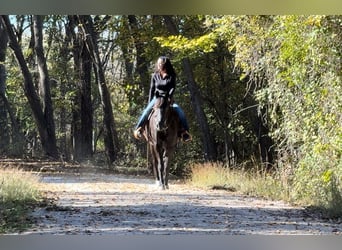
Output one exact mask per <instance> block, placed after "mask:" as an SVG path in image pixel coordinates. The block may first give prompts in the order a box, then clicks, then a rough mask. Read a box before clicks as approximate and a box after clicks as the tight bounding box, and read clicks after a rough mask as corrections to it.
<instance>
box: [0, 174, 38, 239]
mask: <svg viewBox="0 0 342 250" xmlns="http://www.w3.org/2000/svg"><path fill="white" fill-rule="evenodd" d="M38 183H39V179H38V177H37V176H36V175H34V174H32V173H29V172H24V171H21V170H18V169H6V170H4V169H0V233H11V232H20V231H22V230H24V229H25V228H28V227H29V226H30V224H31V221H30V218H29V215H28V213H29V212H30V211H31V209H32V207H34V206H36V205H38V204H39V203H40V202H41V199H42V194H41V192H40V191H39V189H38Z"/></svg>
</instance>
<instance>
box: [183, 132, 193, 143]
mask: <svg viewBox="0 0 342 250" xmlns="http://www.w3.org/2000/svg"><path fill="white" fill-rule="evenodd" d="M182 140H183V142H190V141H191V140H192V136H191V135H190V133H189V131H187V130H185V131H184V132H183V133H182Z"/></svg>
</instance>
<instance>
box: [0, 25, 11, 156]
mask: <svg viewBox="0 0 342 250" xmlns="http://www.w3.org/2000/svg"><path fill="white" fill-rule="evenodd" d="M7 42H8V37H7V33H6V30H5V29H4V27H3V25H2V24H1V23H0V135H1V138H0V154H1V153H6V152H8V145H9V143H10V133H9V128H8V118H7V110H6V103H7V99H6V95H5V93H6V68H5V65H4V62H5V60H6V50H7Z"/></svg>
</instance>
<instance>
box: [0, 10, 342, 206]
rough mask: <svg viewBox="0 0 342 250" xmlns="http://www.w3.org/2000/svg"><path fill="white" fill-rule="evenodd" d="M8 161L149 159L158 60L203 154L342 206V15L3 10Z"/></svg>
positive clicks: (181, 155)
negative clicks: (144, 130)
mask: <svg viewBox="0 0 342 250" xmlns="http://www.w3.org/2000/svg"><path fill="white" fill-rule="evenodd" d="M0 21H1V22H0V136H1V140H0V156H1V157H3V158H4V157H26V158H42V157H49V158H52V159H62V160H64V161H77V162H83V161H88V160H90V161H92V162H94V164H106V165H107V166H109V167H114V166H116V165H122V166H126V167H132V166H137V167H138V166H144V165H145V163H144V162H145V158H146V147H145V144H144V143H142V142H138V141H136V140H134V138H133V137H132V130H133V128H134V125H135V123H136V122H137V119H138V116H139V115H140V113H141V111H142V109H143V108H144V106H145V105H146V103H147V99H148V90H149V86H150V82H149V80H150V74H151V73H152V70H153V66H154V65H153V64H154V62H155V60H156V59H157V58H158V56H160V55H167V56H169V57H170V58H171V60H172V63H173V65H174V67H175V69H176V72H177V75H178V78H177V79H178V80H177V89H176V93H175V99H176V101H177V103H179V105H180V106H181V107H182V108H183V109H184V111H185V113H186V115H187V117H188V120H189V123H190V130H191V133H192V134H193V141H192V142H191V144H187V145H182V144H180V145H179V148H180V150H178V151H177V152H176V159H175V161H174V167H173V168H174V171H175V172H176V173H183V171H186V170H185V169H186V166H187V165H188V164H189V163H191V162H206V161H219V162H222V163H223V164H224V165H225V166H226V167H228V168H244V169H246V171H248V170H250V169H258V170H261V171H268V172H271V173H277V174H278V175H277V176H278V177H279V179H280V181H281V182H282V183H283V185H284V188H288V189H291V192H292V193H293V196H294V199H311V200H314V203H315V204H318V205H323V206H325V207H335V208H336V207H342V196H341V195H342V160H341V159H342V126H341V125H342V112H341V110H342V100H341V99H342V97H341V93H342V84H341V73H342V68H341V65H342V64H341V58H342V57H341V55H342V45H341V44H342V43H341V41H342V17H341V16H242V15H241V16H203V15H190V16H153V15H146V16H142V15H139V16H136V15H128V16H126V15H121V16H106V15H103V16H90V15H87V16H85V15H70V16H59V15H48V16H34V15H20V16H1V18H0Z"/></svg>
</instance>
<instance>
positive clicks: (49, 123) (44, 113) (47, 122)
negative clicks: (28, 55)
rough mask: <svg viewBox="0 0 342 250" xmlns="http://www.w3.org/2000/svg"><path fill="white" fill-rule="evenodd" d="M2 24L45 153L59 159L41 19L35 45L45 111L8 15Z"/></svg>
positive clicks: (37, 28)
mask: <svg viewBox="0 0 342 250" xmlns="http://www.w3.org/2000/svg"><path fill="white" fill-rule="evenodd" d="M1 22H2V24H3V26H4V27H6V30H7V34H8V36H9V40H10V48H11V49H12V50H13V52H14V54H15V56H16V58H17V61H18V63H19V65H20V68H21V71H22V74H23V77H24V83H23V85H22V86H23V89H24V91H25V95H26V97H27V99H28V102H29V104H30V107H31V110H32V113H33V116H34V118H35V121H36V124H37V128H38V131H39V135H40V140H41V143H42V146H43V149H44V151H45V154H46V155H47V156H50V157H53V158H58V151H57V146H56V137H55V131H54V122H53V120H52V119H53V110H52V109H51V108H52V106H51V105H50V103H51V100H49V98H50V93H49V91H50V89H49V82H48V81H46V79H47V75H44V74H45V73H46V71H45V70H46V69H44V64H46V61H45V59H44V57H43V55H42V54H39V53H41V52H42V50H41V41H42V40H41V39H42V37H41V35H42V32H41V30H40V29H42V25H41V21H40V18H38V19H36V21H35V33H34V36H35V41H36V44H35V46H36V52H38V54H37V60H38V63H39V69H40V73H41V74H42V75H41V85H42V88H43V89H42V90H43V91H45V92H44V110H43V107H42V105H41V103H40V98H39V96H38V94H37V92H36V90H35V87H34V82H33V78H32V75H31V73H30V71H29V69H28V66H27V64H26V61H25V58H24V55H23V52H22V50H21V47H20V45H19V43H18V41H17V38H16V36H15V34H14V31H13V28H12V25H11V22H10V20H9V17H8V16H6V15H2V16H1Z"/></svg>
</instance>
